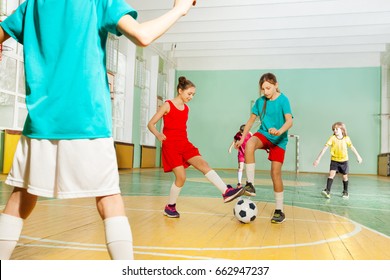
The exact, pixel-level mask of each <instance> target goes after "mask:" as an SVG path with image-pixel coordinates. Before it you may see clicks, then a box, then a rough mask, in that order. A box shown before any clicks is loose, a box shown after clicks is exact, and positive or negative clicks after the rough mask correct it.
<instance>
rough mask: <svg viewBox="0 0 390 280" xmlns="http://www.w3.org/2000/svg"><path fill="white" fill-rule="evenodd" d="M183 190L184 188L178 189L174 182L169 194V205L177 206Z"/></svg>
mask: <svg viewBox="0 0 390 280" xmlns="http://www.w3.org/2000/svg"><path fill="white" fill-rule="evenodd" d="M181 189H182V188H179V187H177V186H176V185H175V183H174V182H173V183H172V186H171V190H170V192H169V198H168V204H176V201H177V198H178V197H179V194H180V191H181Z"/></svg>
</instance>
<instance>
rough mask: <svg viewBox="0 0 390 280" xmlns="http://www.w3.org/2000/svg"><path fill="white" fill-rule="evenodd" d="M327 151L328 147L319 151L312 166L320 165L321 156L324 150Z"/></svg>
mask: <svg viewBox="0 0 390 280" xmlns="http://www.w3.org/2000/svg"><path fill="white" fill-rule="evenodd" d="M327 149H328V146H326V145H325V146H324V148H323V149H322V150H321V152H320V154H319V155H318V157H317V159H316V160H315V161H314V162H313V165H314V166H317V165H318V164H319V163H320V160H321V158H322V156H323V155H324V154H325V152H326V150H327Z"/></svg>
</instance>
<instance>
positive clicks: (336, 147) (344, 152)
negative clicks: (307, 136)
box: [325, 135, 352, 162]
mask: <svg viewBox="0 0 390 280" xmlns="http://www.w3.org/2000/svg"><path fill="white" fill-rule="evenodd" d="M325 145H326V146H328V147H330V155H331V160H334V161H338V162H343V161H347V160H348V147H351V146H352V142H351V139H350V138H349V136H345V137H343V138H342V139H337V137H336V135H332V136H331V137H330V138H329V140H328V142H326V144H325Z"/></svg>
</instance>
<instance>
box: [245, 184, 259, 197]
mask: <svg viewBox="0 0 390 280" xmlns="http://www.w3.org/2000/svg"><path fill="white" fill-rule="evenodd" d="M244 189H245V195H246V196H256V189H255V187H254V186H253V184H252V183H250V182H246V185H245V187H244Z"/></svg>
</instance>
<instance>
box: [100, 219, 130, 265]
mask: <svg viewBox="0 0 390 280" xmlns="http://www.w3.org/2000/svg"><path fill="white" fill-rule="evenodd" d="M103 222H104V229H105V232H106V243H107V250H108V253H109V254H110V257H111V259H113V260H133V259H134V253H133V236H132V234H131V228H130V224H129V220H128V219H127V217H126V216H116V217H111V218H107V219H105V220H104V221H103Z"/></svg>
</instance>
